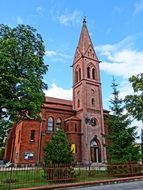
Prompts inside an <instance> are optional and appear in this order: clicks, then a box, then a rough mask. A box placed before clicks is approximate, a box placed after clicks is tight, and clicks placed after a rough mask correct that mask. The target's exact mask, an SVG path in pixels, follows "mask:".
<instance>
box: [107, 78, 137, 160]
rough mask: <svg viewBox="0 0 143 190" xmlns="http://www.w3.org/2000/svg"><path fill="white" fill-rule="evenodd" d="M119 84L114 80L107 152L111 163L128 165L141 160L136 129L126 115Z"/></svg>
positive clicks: (108, 121) (108, 122)
mask: <svg viewBox="0 0 143 190" xmlns="http://www.w3.org/2000/svg"><path fill="white" fill-rule="evenodd" d="M117 87H118V84H116V82H115V80H113V83H112V88H113V99H112V100H111V101H110V102H111V106H110V108H111V110H112V112H113V114H110V115H109V116H108V119H107V124H108V128H109V135H108V136H107V141H108V144H107V152H108V159H109V162H110V163H127V162H136V161H138V160H139V148H138V147H135V139H136V138H137V133H136V127H130V124H131V120H130V119H129V118H128V116H127V115H126V114H123V113H124V106H123V100H122V99H119V91H118V90H117Z"/></svg>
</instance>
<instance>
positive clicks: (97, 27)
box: [0, 0, 143, 109]
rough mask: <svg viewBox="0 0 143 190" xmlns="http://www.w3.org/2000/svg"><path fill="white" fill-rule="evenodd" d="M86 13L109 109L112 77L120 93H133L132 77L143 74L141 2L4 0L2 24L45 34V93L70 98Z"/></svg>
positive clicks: (131, 0)
mask: <svg viewBox="0 0 143 190" xmlns="http://www.w3.org/2000/svg"><path fill="white" fill-rule="evenodd" d="M84 16H86V21H87V27H88V30H89V34H90V36H91V39H92V42H93V44H94V48H95V51H96V54H97V57H98V59H99V60H100V61H102V62H101V63H100V71H101V72H100V76H101V83H102V98H103V106H104V108H105V109H109V105H110V103H109V100H110V99H111V97H112V96H111V94H112V88H111V83H112V78H113V76H114V78H115V79H116V81H117V83H118V84H119V91H120V97H121V98H124V97H125V96H126V95H128V94H132V93H133V90H132V87H131V84H130V83H129V82H128V78H129V77H131V76H132V75H137V74H139V73H142V72H143V66H142V65H143V27H142V26H143V0H100V1H99V0H71V1H70V0H20V1H19V0H2V1H1V3H0V23H1V24H7V25H8V26H10V27H16V26H17V25H18V24H25V25H30V26H32V27H34V28H35V29H36V30H37V32H38V33H39V34H41V36H42V38H43V40H44V45H45V50H46V52H45V57H44V60H45V63H46V64H48V65H49V69H48V72H47V73H46V75H45V76H44V81H45V82H46V83H47V84H48V90H47V91H45V94H46V95H47V96H52V97H57V98H64V99H70V100H71V99H72V82H73V81H72V67H71V65H72V63H73V57H74V53H75V50H76V47H77V44H78V40H79V35H80V32H81V27H82V21H83V18H84Z"/></svg>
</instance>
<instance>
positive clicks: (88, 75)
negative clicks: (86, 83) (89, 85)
mask: <svg viewBox="0 0 143 190" xmlns="http://www.w3.org/2000/svg"><path fill="white" fill-rule="evenodd" d="M87 78H90V67H87Z"/></svg>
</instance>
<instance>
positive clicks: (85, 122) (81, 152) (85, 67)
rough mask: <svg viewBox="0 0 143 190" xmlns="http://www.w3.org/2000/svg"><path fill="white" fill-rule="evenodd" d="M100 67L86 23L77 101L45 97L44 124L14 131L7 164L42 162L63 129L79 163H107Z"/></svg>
mask: <svg viewBox="0 0 143 190" xmlns="http://www.w3.org/2000/svg"><path fill="white" fill-rule="evenodd" d="M99 64H100V61H99V60H98V58H97V56H96V53H95V50H94V46H93V44H92V41H91V38H90V36H89V33H88V29H87V26H86V20H85V19H84V20H83V26H82V30H81V34H80V38H79V42H78V45H77V48H76V52H75V56H74V59H73V65H72V68H73V100H72V101H69V100H63V99H58V98H53V97H45V102H44V104H43V106H42V109H41V113H42V122H41V123H40V122H38V121H35V120H24V121H21V122H20V123H19V124H17V125H16V126H14V127H13V128H12V129H11V131H10V133H9V135H8V138H7V145H6V151H5V158H4V159H5V160H7V161H10V162H12V163H14V164H15V165H22V164H37V163H39V162H41V161H42V160H43V156H44V152H43V148H44V146H45V143H46V142H47V141H49V140H50V139H51V136H52V134H53V133H54V131H55V130H56V128H57V127H59V126H61V127H62V128H63V129H64V130H65V132H66V133H67V136H68V140H69V142H70V143H71V147H72V150H73V154H74V159H75V162H78V163H83V164H88V163H95V164H96V163H97V164H99V163H100V164H105V163H106V162H107V156H106V148H105V147H104V144H105V139H104V134H106V131H107V129H106V125H105V117H106V116H107V114H108V111H106V110H103V106H102V91H101V82H100V69H99Z"/></svg>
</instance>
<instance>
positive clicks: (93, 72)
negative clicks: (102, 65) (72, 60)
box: [92, 68, 95, 79]
mask: <svg viewBox="0 0 143 190" xmlns="http://www.w3.org/2000/svg"><path fill="white" fill-rule="evenodd" d="M92 78H93V79H95V69H94V68H93V69H92Z"/></svg>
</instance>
